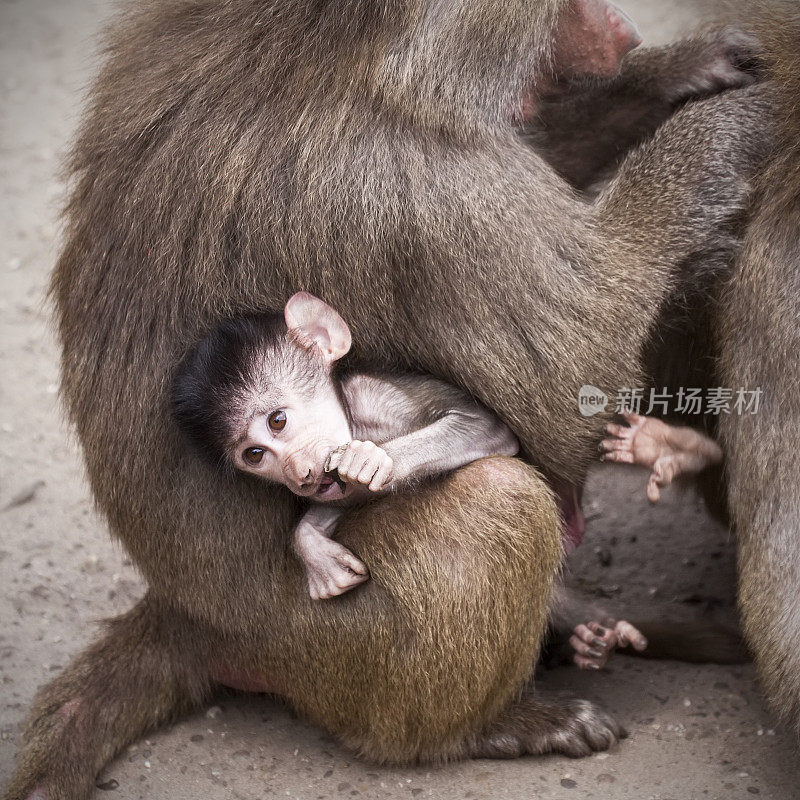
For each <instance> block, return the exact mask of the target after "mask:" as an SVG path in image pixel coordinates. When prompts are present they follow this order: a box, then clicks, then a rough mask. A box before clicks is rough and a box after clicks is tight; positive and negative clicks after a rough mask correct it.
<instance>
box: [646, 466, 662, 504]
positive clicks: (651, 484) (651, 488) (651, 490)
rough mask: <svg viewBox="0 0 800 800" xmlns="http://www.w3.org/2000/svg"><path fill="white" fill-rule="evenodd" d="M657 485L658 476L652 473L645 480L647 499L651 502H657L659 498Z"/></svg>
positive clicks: (659, 493) (659, 490)
mask: <svg viewBox="0 0 800 800" xmlns="http://www.w3.org/2000/svg"><path fill="white" fill-rule="evenodd" d="M658 487H659V484H658V477H657V476H656V474H655V473H653V474H652V475H651V476H650V479H649V480H648V481H647V499H648V500H649V501H650V502H651V503H657V502H658V501H659V500H660V499H661V489H659V488H658Z"/></svg>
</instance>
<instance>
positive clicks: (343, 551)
mask: <svg viewBox="0 0 800 800" xmlns="http://www.w3.org/2000/svg"><path fill="white" fill-rule="evenodd" d="M298 552H299V555H300V558H301V559H302V561H303V564H304V565H305V568H306V578H307V580H308V593H309V594H310V595H311V599H312V600H328V599H329V598H331V597H336V596H337V595H340V594H344V593H345V592H349V591H350V589H353V588H354V587H356V586H358V585H359V584H360V583H364V581H366V580H368V579H369V570H368V569H367V567H366V564H364V563H363V562H362V561H360V560H359V559H357V558H356V557H355V556H354V555H353V554H352V553H351V552H350V551H349V550H348V549H347V548H346V547H344V545H341V544H339V543H338V542H334V541H333V540H332V539H328V538H326V537H325V536H314V537H313V538H310V539H306V540H304V541H302V542H300V543H299V544H298Z"/></svg>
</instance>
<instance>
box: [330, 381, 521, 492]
mask: <svg viewBox="0 0 800 800" xmlns="http://www.w3.org/2000/svg"><path fill="white" fill-rule="evenodd" d="M344 388H345V393H346V395H347V397H348V403H349V405H350V409H351V414H352V417H353V423H354V436H356V437H358V438H356V439H354V441H352V442H349V443H348V444H347V445H345V446H343V447H341V448H339V449H338V450H336V451H334V453H332V454H331V457H330V459H329V460H328V464H327V465H326V469H328V470H333V469H337V470H338V473H339V475H340V477H342V478H344V479H345V480H347V481H349V482H358V483H361V484H363V485H364V486H369V488H370V490H372V491H381V490H383V489H386V488H390V487H392V488H400V487H402V486H403V485H404V484H408V483H413V482H415V481H419V480H422V479H424V478H427V477H430V476H433V475H439V474H441V473H443V472H449V471H450V470H454V469H457V468H458V467H462V466H464V465H465V464H469V463H471V462H472V461H477V460H478V459H479V458H486V457H488V456H514V455H516V454H517V452H518V451H519V443H518V442H517V439H516V437H515V436H514V434H513V433H512V432H511V431H510V429H509V428H508V427H507V426H506V425H505V424H503V423H502V422H501V421H500V420H499V419H498V418H497V417H496V416H495V415H494V414H493V413H492V412H490V411H489V410H488V409H486V408H484V407H483V406H481V405H480V404H478V403H476V402H475V401H474V400H472V399H470V398H469V397H467V396H466V395H465V394H464V393H463V392H461V391H459V390H458V389H456V388H455V387H453V386H450V385H448V384H446V383H443V382H441V381H438V380H434V379H433V378H428V377H422V376H402V377H397V378H378V377H375V376H353V377H352V378H350V379H349V380H348V382H347V384H346V385H345V387H344ZM362 440H366V441H362ZM376 442H377V443H379V444H375V443H376Z"/></svg>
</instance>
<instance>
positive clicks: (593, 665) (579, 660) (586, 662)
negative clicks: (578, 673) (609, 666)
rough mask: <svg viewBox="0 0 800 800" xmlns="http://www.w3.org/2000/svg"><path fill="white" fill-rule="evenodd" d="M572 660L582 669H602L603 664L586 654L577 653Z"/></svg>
mask: <svg viewBox="0 0 800 800" xmlns="http://www.w3.org/2000/svg"><path fill="white" fill-rule="evenodd" d="M572 661H573V663H574V664H575V666H576V667H579V668H580V669H602V667H603V665H602V664H600V663H599V662H598V661H596V660H595V659H593V658H586V656H581V655H578V654H577V653H576V654H575V655H574V656H573V657H572Z"/></svg>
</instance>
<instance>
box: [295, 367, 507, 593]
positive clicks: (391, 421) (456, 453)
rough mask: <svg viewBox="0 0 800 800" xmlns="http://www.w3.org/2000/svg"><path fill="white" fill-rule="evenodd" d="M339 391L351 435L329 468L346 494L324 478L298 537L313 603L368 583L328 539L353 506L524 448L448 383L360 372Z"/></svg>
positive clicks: (332, 456)
mask: <svg viewBox="0 0 800 800" xmlns="http://www.w3.org/2000/svg"><path fill="white" fill-rule="evenodd" d="M341 388H342V394H343V397H344V399H345V403H346V409H347V411H348V412H349V417H350V421H351V433H352V436H353V438H352V439H351V440H350V441H348V442H346V443H344V444H342V445H341V446H340V447H337V448H336V449H335V450H334V451H333V452H332V453H331V454H330V456H329V457H328V459H327V461H326V463H325V470H326V472H328V473H330V472H332V471H333V470H336V471H337V472H338V475H339V477H340V478H341V479H342V480H344V481H345V482H346V486H345V487H344V488H342V489H340V487H339V485H338V484H336V483H335V482H334V481H333V479H331V478H323V479H322V480H323V485H325V484H327V488H326V489H325V491H324V493H323V494H322V495H320V496H319V500H320V501H319V502H316V503H312V505H311V507H310V508H309V510H308V511H307V512H306V514H305V515H304V516H303V518H302V519H301V520H300V524H299V525H298V526H297V528H296V529H295V533H294V537H295V548H296V550H297V552H298V554H299V555H300V557H301V558H302V560H303V562H304V564H305V567H306V574H307V577H308V589H309V593H310V595H311V597H312V598H313V599H315V600H318V599H327V598H330V597H334V596H336V595H339V594H342V593H343V592H346V591H348V590H349V589H352V588H353V587H354V586H358V584H360V583H363V582H364V581H365V580H367V578H368V571H367V567H366V566H365V565H364V564H363V563H362V562H361V561H360V560H359V559H357V558H356V557H355V556H354V555H353V554H352V553H351V552H350V551H349V550H348V549H347V548H346V547H344V546H343V545H341V544H338V543H337V542H334V541H332V540H331V538H330V537H331V535H332V534H333V532H334V531H335V529H336V525H337V524H338V522H339V519H340V517H341V516H342V514H343V513H344V509H345V508H346V507H347V506H348V505H352V503H353V502H357V501H358V500H361V499H363V498H364V497H365V496H366V495H368V494H383V493H385V492H389V491H397V490H402V489H406V488H409V487H412V486H413V485H414V484H415V483H418V482H419V481H421V480H424V479H425V478H430V477H433V476H435V475H441V474H443V473H445V472H449V471H451V470H454V469H457V468H458V467H461V466H464V465H465V464H469V463H471V462H472V461H477V460H478V459H479V458H486V457H488V456H493V455H506V456H513V455H516V454H517V451H518V450H519V444H518V442H517V439H516V437H515V436H514V435H513V434H512V433H511V431H510V430H509V429H508V428H507V427H506V426H505V425H504V424H503V423H502V422H500V420H499V419H497V417H495V416H494V414H492V413H491V412H489V411H488V410H487V409H486V408H484V407H483V406H480V405H479V404H478V403H476V402H475V401H473V400H470V399H469V398H468V397H467V396H466V395H465V394H463V393H462V392H460V391H458V390H457V389H455V388H454V387H452V386H449V385H448V384H446V383H443V382H442V381H438V380H434V379H433V378H428V377H425V376H416V375H405V376H396V377H392V378H384V377H380V376H377V375H364V374H358V375H350V376H348V377H347V378H345V379H344V380H343V381H342V384H341ZM332 400H333V398H332ZM340 406H341V403H340ZM339 413H344V408H342V409H341V410H340V412H339ZM290 488H291V487H290Z"/></svg>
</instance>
